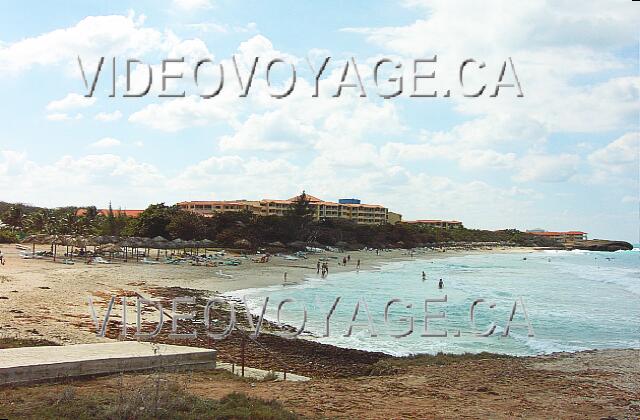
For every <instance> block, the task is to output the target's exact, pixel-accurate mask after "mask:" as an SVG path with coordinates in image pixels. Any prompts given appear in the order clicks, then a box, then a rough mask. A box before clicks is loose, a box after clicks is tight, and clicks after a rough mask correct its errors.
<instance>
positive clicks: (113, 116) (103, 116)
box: [93, 110, 122, 122]
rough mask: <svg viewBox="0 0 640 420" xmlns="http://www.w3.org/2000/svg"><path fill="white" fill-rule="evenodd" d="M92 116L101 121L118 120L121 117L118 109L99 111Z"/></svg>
mask: <svg viewBox="0 0 640 420" xmlns="http://www.w3.org/2000/svg"><path fill="white" fill-rule="evenodd" d="M93 118H94V119H95V120H97V121H103V122H111V121H118V120H119V119H120V118H122V112H120V111H118V110H115V111H113V112H100V113H98V114H96V116H95V117H93Z"/></svg>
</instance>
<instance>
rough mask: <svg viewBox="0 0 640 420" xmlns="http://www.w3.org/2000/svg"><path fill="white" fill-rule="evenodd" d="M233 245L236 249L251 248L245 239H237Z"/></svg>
mask: <svg viewBox="0 0 640 420" xmlns="http://www.w3.org/2000/svg"><path fill="white" fill-rule="evenodd" d="M233 245H234V246H237V247H238V248H251V242H249V240H247V239H238V240H237V241H235V242H234V243H233Z"/></svg>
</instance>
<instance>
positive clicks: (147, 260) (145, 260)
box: [142, 258, 160, 264]
mask: <svg viewBox="0 0 640 420" xmlns="http://www.w3.org/2000/svg"><path fill="white" fill-rule="evenodd" d="M142 264H160V261H154V260H150V259H147V258H145V259H143V260H142Z"/></svg>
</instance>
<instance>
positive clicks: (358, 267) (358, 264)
mask: <svg viewBox="0 0 640 420" xmlns="http://www.w3.org/2000/svg"><path fill="white" fill-rule="evenodd" d="M356 269H358V270H360V260H359V259H358V261H357V262H356Z"/></svg>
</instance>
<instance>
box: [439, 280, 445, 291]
mask: <svg viewBox="0 0 640 420" xmlns="http://www.w3.org/2000/svg"><path fill="white" fill-rule="evenodd" d="M438 289H444V282H443V281H442V279H440V281H439V282H438Z"/></svg>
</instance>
